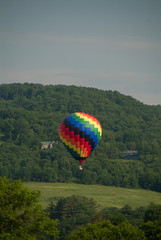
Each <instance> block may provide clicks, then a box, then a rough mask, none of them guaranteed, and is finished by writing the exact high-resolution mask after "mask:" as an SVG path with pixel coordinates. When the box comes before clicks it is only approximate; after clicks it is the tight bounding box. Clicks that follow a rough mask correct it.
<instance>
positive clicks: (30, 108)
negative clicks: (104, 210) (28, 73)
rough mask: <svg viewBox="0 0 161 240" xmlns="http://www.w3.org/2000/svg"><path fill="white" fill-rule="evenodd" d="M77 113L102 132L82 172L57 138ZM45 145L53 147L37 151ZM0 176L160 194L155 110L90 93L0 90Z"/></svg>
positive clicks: (24, 87) (159, 130)
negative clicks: (94, 120) (92, 119)
mask: <svg viewBox="0 0 161 240" xmlns="http://www.w3.org/2000/svg"><path fill="white" fill-rule="evenodd" d="M78 111H79V112H86V113H89V114H91V115H93V116H95V117H96V118H97V119H98V120H99V122H100V123H101V125H102V129H103V135H102V139H101V141H100V143H99V144H98V146H97V148H96V149H95V151H94V152H93V153H92V154H91V156H90V157H89V158H88V159H87V160H86V161H85V163H84V164H83V165H84V170H83V171H82V172H81V171H79V169H78V162H77V161H76V160H74V159H72V157H71V156H70V154H69V153H68V152H67V150H66V149H65V147H64V146H63V144H62V143H61V141H60V139H59V133H58V128H59V125H60V123H61V122H62V121H63V120H64V118H65V117H66V116H68V115H69V114H71V113H73V112H78ZM45 141H49V142H52V141H55V142H54V143H53V148H51V149H45V150H43V149H42V148H41V147H42V142H45ZM0 176H6V177H7V178H11V179H22V180H24V181H50V182H56V181H60V182H67V181H68V182H69V181H76V182H80V183H84V184H96V183H98V184H104V185H111V186H121V187H131V188H145V189H150V190H154V191H159V192H161V106H160V105H158V106H149V105H145V104H143V103H141V102H139V101H137V100H135V99H134V98H132V97H130V96H125V95H123V94H121V93H119V92H117V91H103V90H98V89H95V88H85V87H76V86H63V85H57V86H43V85H40V84H28V83H25V84H3V85H0Z"/></svg>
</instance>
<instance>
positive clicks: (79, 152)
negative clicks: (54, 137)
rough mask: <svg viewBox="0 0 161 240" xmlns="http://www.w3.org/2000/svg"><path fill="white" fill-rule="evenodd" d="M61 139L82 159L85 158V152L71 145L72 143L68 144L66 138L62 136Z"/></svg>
mask: <svg viewBox="0 0 161 240" xmlns="http://www.w3.org/2000/svg"><path fill="white" fill-rule="evenodd" d="M60 139H61V140H62V142H63V143H65V144H66V145H67V146H69V147H70V148H71V149H73V150H74V151H75V152H77V153H78V154H79V155H80V156H81V157H84V156H85V155H84V153H83V151H80V148H77V147H76V146H75V145H73V144H71V142H68V141H67V140H66V139H65V138H63V137H62V136H60Z"/></svg>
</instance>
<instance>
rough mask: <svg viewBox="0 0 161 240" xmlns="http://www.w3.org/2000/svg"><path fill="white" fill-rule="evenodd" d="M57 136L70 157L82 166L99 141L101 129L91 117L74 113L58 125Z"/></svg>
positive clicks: (97, 122)
mask: <svg viewBox="0 0 161 240" xmlns="http://www.w3.org/2000/svg"><path fill="white" fill-rule="evenodd" d="M59 136H60V139H61V140H62V142H63V143H64V145H65V147H66V148H67V150H68V151H69V152H70V153H71V155H72V156H73V157H74V158H75V159H76V160H78V161H79V162H80V164H83V162H84V161H85V160H86V158H87V157H89V155H90V154H91V153H92V151H93V150H94V149H95V147H96V146H97V144H98V142H99V141H100V139H101V136H102V127H101V125H100V123H99V121H98V120H97V119H96V118H95V117H93V116H92V115H89V114H87V113H83V112H76V113H73V114H71V115H69V116H68V117H66V118H65V120H64V121H63V122H62V123H61V124H60V127H59ZM82 169H83V168H82V166H81V165H80V170H82Z"/></svg>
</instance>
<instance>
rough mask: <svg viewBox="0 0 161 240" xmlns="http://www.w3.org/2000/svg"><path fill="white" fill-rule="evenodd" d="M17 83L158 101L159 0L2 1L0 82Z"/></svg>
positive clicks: (160, 52)
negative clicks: (101, 91) (110, 92)
mask: <svg viewBox="0 0 161 240" xmlns="http://www.w3.org/2000/svg"><path fill="white" fill-rule="evenodd" d="M14 82H20V83H23V82H30V83H42V84H53V85H55V84H65V85H77V86H86V87H96V88H99V89H104V90H117V91H119V92H120V93H123V94H125V95H130V96H132V97H134V98H136V99H138V100H139V101H141V102H143V103H146V104H161V0H0V84H2V83H14Z"/></svg>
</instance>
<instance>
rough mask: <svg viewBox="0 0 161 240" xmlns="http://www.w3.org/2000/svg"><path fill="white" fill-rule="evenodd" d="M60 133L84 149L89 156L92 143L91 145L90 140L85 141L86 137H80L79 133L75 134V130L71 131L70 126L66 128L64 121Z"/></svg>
mask: <svg viewBox="0 0 161 240" xmlns="http://www.w3.org/2000/svg"><path fill="white" fill-rule="evenodd" d="M59 132H60V135H61V136H62V138H63V139H65V140H66V141H67V142H70V143H71V144H72V145H75V146H76V148H77V149H80V150H81V151H83V154H84V155H85V156H84V157H88V156H89V155H90V153H91V150H92V149H91V145H89V143H88V141H85V139H84V138H80V136H79V135H78V134H76V135H74V132H73V131H69V128H66V127H65V125H64V124H63V123H62V124H61V126H60V128H59Z"/></svg>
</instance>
